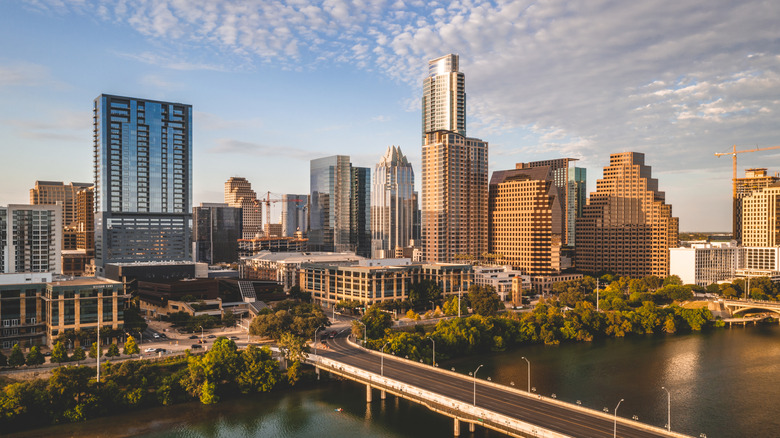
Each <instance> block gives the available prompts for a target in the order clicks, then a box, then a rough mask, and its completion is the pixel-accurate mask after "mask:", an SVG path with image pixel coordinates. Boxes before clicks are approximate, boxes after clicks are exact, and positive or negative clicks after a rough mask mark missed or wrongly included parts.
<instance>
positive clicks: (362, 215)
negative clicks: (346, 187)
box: [349, 166, 371, 257]
mask: <svg viewBox="0 0 780 438" xmlns="http://www.w3.org/2000/svg"><path fill="white" fill-rule="evenodd" d="M351 173H352V175H351V179H352V182H351V188H350V194H349V202H350V206H349V214H350V220H349V223H350V228H349V243H350V247H351V248H353V249H351V250H352V251H355V254H357V255H359V256H362V257H369V256H370V255H371V169H369V168H368V167H354V166H353V167H352V171H351Z"/></svg>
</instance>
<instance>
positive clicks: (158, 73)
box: [0, 0, 780, 231]
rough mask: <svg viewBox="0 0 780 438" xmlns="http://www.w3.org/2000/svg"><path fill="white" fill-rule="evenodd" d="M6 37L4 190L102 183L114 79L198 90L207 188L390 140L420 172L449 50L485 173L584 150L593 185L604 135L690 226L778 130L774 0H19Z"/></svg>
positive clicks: (1, 22)
mask: <svg viewBox="0 0 780 438" xmlns="http://www.w3.org/2000/svg"><path fill="white" fill-rule="evenodd" d="M0 40H1V41H3V43H2V44H1V45H0V102H1V103H2V105H0V148H2V149H1V150H2V155H1V156H0V205H5V204H8V203H26V202H29V195H28V191H29V189H30V188H31V187H32V186H33V185H34V182H35V180H62V181H78V182H82V181H83V182H90V181H91V180H92V132H91V124H92V114H91V111H92V101H93V99H94V98H95V97H97V96H98V95H99V94H101V93H108V94H119V95H126V96H134V97H144V98H149V99H156V100H169V101H177V102H183V103H189V104H191V105H192V106H193V108H194V111H195V116H194V165H193V171H194V178H193V180H194V202H195V203H196V204H197V203H200V202H219V201H221V200H222V193H223V183H224V181H225V180H226V179H227V178H229V177H230V176H244V177H247V178H248V179H249V180H250V181H251V182H252V185H253V187H254V188H255V190H256V191H257V192H262V193H265V192H266V191H270V192H272V193H306V192H308V189H309V187H308V184H309V178H308V171H309V162H308V161H309V160H310V159H312V158H318V157H322V156H327V155H335V154H341V155H350V156H351V157H352V161H353V163H354V164H356V165H361V166H373V165H374V164H375V163H376V162H377V161H379V159H380V157H381V156H382V155H383V153H384V151H385V150H386V148H387V147H388V146H390V145H398V146H400V147H401V149H402V151H403V152H404V153H405V154H407V155H408V156H409V158H410V160H411V161H412V163H413V164H414V166H415V170H417V171H418V179H419V162H420V156H421V148H420V144H421V133H420V129H421V128H420V125H421V122H420V94H421V88H422V87H421V83H422V79H423V76H424V74H425V72H426V68H427V61H428V60H429V59H432V58H435V57H438V56H440V55H443V54H447V53H457V54H459V55H460V67H461V71H463V72H464V73H465V75H466V91H467V94H468V126H467V130H468V135H469V136H473V137H479V138H482V139H484V140H487V141H488V142H489V143H490V168H491V171H492V170H500V169H507V168H513V167H514V163H515V162H520V161H531V160H540V159H547V158H556V157H562V156H568V157H574V158H578V159H580V161H579V165H580V166H581V167H586V168H587V169H588V176H589V187H588V190H589V191H592V190H595V180H596V179H597V178H600V177H601V173H602V168H603V166H605V165H606V164H607V163H608V160H609V154H610V153H615V152H622V151H637V152H644V153H645V155H646V162H647V164H649V165H651V166H652V167H653V175H654V176H655V177H657V178H658V179H659V182H660V188H661V190H663V191H665V192H666V197H667V202H670V203H671V204H672V205H673V212H674V214H675V215H676V216H679V217H680V228H681V230H684V231H689V230H691V231H692V230H701V231H705V230H730V223H731V220H730V196H731V185H730V184H731V182H730V178H731V159H730V158H729V157H722V158H716V157H715V156H714V153H715V152H725V151H728V150H730V149H731V147H732V145H734V144H736V145H738V147H740V148H742V149H747V148H754V147H768V146H774V145H780V123H779V122H780V117H779V116H780V68H779V67H780V3H778V2H776V1H772V0H767V1H751V0H739V1H736V0H735V1H719V0H709V1H703V0H702V1H679V0H670V1H665V0H649V1H598V0H587V1H571V0H569V1H563V0H561V1H557V0H554V1H454V2H437V1H408V0H406V1H405V0H397V1H395V0H389V1H381V0H377V1H369V0H365V1H362V0H324V1H316V2H308V1H303V0H287V1H283V0H278V1H273V0H259V1H249V0H222V1H216V0H132V1H122V0H112V1H103V0H72V1H68V0H29V1H5V2H0ZM748 167H768V168H769V169H770V172H775V171H780V152H778V151H767V152H757V153H752V154H743V155H740V158H739V168H740V170H739V173H740V174H742V173H743V169H744V168H748ZM418 186H419V183H418Z"/></svg>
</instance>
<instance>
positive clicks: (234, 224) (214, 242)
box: [192, 203, 243, 265]
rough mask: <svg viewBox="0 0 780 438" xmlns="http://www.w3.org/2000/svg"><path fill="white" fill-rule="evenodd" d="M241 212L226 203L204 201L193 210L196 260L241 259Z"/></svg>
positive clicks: (193, 238)
mask: <svg viewBox="0 0 780 438" xmlns="http://www.w3.org/2000/svg"><path fill="white" fill-rule="evenodd" d="M242 220H243V218H242V211H241V209H240V208H237V207H229V206H228V205H227V204H209V203H201V204H200V207H195V208H193V209H192V246H193V258H194V260H195V261H196V262H203V263H208V264H210V265H212V264H217V263H234V262H236V261H238V239H240V238H241V233H242V230H243V227H242Z"/></svg>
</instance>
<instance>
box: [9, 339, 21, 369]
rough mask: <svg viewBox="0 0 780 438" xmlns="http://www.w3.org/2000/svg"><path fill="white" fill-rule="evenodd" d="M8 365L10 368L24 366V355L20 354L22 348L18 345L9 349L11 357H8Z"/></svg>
mask: <svg viewBox="0 0 780 438" xmlns="http://www.w3.org/2000/svg"><path fill="white" fill-rule="evenodd" d="M8 365H9V366H12V367H19V366H22V365H24V353H22V347H21V346H19V344H14V347H13V348H12V349H11V355H10V356H8Z"/></svg>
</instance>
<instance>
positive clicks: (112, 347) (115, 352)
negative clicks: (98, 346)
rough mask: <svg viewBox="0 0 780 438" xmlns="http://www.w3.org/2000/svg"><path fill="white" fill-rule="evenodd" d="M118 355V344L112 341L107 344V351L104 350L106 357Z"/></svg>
mask: <svg viewBox="0 0 780 438" xmlns="http://www.w3.org/2000/svg"><path fill="white" fill-rule="evenodd" d="M117 356H119V346H117V345H116V344H115V343H112V344H111V345H109V346H108V351H106V357H117Z"/></svg>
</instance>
